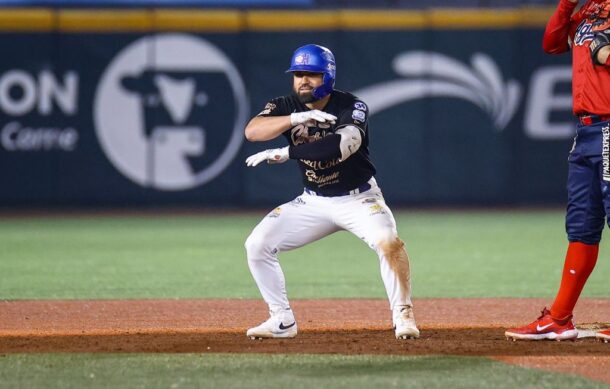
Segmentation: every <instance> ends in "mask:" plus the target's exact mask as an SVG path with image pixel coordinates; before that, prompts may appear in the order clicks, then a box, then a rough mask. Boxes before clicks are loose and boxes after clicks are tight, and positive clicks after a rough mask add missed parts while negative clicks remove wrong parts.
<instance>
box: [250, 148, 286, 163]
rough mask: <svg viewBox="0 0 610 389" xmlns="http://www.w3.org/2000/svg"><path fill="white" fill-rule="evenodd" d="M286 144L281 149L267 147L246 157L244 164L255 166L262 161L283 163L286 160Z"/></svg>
mask: <svg viewBox="0 0 610 389" xmlns="http://www.w3.org/2000/svg"><path fill="white" fill-rule="evenodd" d="M288 158H289V157H288V146H286V147H282V148H281V149H267V150H265V151H261V152H260V153H256V154H253V155H251V156H249V157H248V158H246V165H248V166H252V167H254V166H256V165H258V164H259V163H261V162H263V161H267V163H284V162H286V161H288Z"/></svg>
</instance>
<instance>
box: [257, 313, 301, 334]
mask: <svg viewBox="0 0 610 389" xmlns="http://www.w3.org/2000/svg"><path fill="white" fill-rule="evenodd" d="M269 314H270V316H271V317H270V318H269V319H267V321H265V322H264V323H262V324H260V325H258V326H256V327H253V328H250V329H249V330H248V332H246V336H247V337H248V338H250V339H265V338H294V337H295V336H297V322H296V320H294V315H293V313H292V310H290V309H288V310H286V311H281V312H278V313H275V314H274V313H271V312H269Z"/></svg>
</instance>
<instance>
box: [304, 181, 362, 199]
mask: <svg viewBox="0 0 610 389" xmlns="http://www.w3.org/2000/svg"><path fill="white" fill-rule="evenodd" d="M369 189H371V184H369V183H368V182H365V183H364V184H362V185H360V186H359V187H357V188H356V189H352V190H348V191H345V192H339V193H334V194H323V193H319V192H316V191H315V190H311V189H307V188H305V193H308V194H310V195H313V196H322V197H339V196H348V195H354V194H358V193H363V192H366V191H367V190H369Z"/></svg>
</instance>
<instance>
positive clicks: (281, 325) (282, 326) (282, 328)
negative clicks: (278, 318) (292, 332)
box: [280, 321, 297, 330]
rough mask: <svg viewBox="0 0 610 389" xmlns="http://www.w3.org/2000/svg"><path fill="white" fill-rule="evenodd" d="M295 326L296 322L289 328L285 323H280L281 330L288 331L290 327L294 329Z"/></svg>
mask: <svg viewBox="0 0 610 389" xmlns="http://www.w3.org/2000/svg"><path fill="white" fill-rule="evenodd" d="M295 324H297V322H296V321H293V322H292V324H289V325H287V326H285V325H284V323H280V330H287V329H288V328H290V327H293V326H294V325H295Z"/></svg>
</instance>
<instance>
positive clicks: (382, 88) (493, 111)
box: [354, 51, 522, 131]
mask: <svg viewBox="0 0 610 389" xmlns="http://www.w3.org/2000/svg"><path fill="white" fill-rule="evenodd" d="M470 63H471V65H470V66H469V65H467V64H463V63H461V62H460V61H458V60H456V59H454V58H451V57H449V56H447V55H445V54H441V53H438V52H431V51H409V52H405V53H401V54H398V55H397V56H396V57H395V58H394V60H393V61H392V66H393V68H394V71H395V72H396V73H397V74H398V75H400V76H401V78H400V79H397V80H391V81H387V80H386V81H383V82H380V83H379V84H374V85H371V86H367V87H365V88H363V89H360V90H357V91H354V94H355V95H357V96H359V97H360V98H362V100H364V101H366V102H367V104H368V107H369V110H370V112H371V114H377V113H379V112H381V111H384V110H386V109H389V108H392V107H394V106H397V105H400V104H403V103H405V102H408V101H412V100H417V99H423V98H430V97H444V98H447V97H450V98H458V99H463V100H466V101H468V102H470V103H472V104H475V105H476V106H477V107H479V108H480V109H481V110H482V111H484V112H486V113H487V114H488V115H489V116H490V117H491V119H492V120H493V123H494V126H495V127H496V130H498V131H501V130H503V129H504V128H506V126H507V125H508V123H509V122H510V120H511V119H512V118H513V116H514V115H515V113H516V112H517V109H518V107H519V101H520V99H521V94H522V88H521V85H519V82H517V81H516V80H513V79H511V80H504V79H503V77H502V73H501V72H500V69H499V68H498V65H497V64H496V63H495V62H494V61H493V60H492V58H491V57H490V56H488V55H487V54H484V53H474V54H473V55H472V58H471V60H470Z"/></svg>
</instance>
